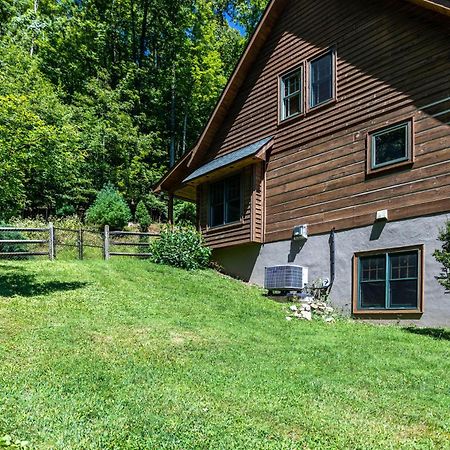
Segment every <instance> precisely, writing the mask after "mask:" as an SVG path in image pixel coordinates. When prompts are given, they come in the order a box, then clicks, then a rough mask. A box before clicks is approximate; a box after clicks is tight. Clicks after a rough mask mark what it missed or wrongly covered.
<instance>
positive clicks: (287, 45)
mask: <svg viewBox="0 0 450 450" xmlns="http://www.w3.org/2000/svg"><path fill="white" fill-rule="evenodd" d="M449 43H450V26H449V20H448V19H447V18H444V19H442V18H437V16H435V13H433V12H429V11H425V10H423V9H421V8H419V7H417V6H415V5H413V4H409V3H401V2H398V1H390V0H386V1H384V0H377V1H372V2H365V3H364V4H363V3H361V2H353V1H350V0H324V1H322V2H314V1H311V0H297V1H295V2H289V4H288V6H287V7H286V8H285V11H284V12H283V14H282V16H281V18H280V19H279V21H278V23H277V24H276V25H275V27H274V28H273V30H272V34H271V36H270V37H269V39H268V41H267V43H266V45H265V46H264V48H263V49H262V50H261V52H260V54H259V57H258V58H257V60H256V61H255V63H254V65H253V69H252V70H251V71H250V73H248V75H247V79H246V81H245V82H244V84H243V85H242V87H241V88H240V91H239V93H238V95H237V97H236V101H235V102H234V104H233V106H232V107H231V109H230V110H229V113H228V116H227V118H226V120H225V121H224V123H223V126H222V127H221V129H220V131H219V132H218V133H217V135H216V138H215V140H214V144H213V146H212V148H211V151H210V152H209V154H208V155H207V157H206V158H207V159H210V158H212V157H214V156H215V155H217V154H224V153H227V152H229V151H233V150H236V148H240V147H242V146H244V145H247V144H250V143H252V142H255V141H257V140H258V139H260V138H262V137H265V136H269V135H273V136H275V143H274V146H273V148H272V151H271V156H270V159H269V163H268V167H267V173H266V183H265V187H264V190H265V192H266V194H265V195H266V198H265V202H266V211H265V215H266V217H267V219H266V223H265V225H264V224H262V225H261V227H263V228H265V229H264V232H263V235H264V236H262V237H261V241H265V242H271V241H276V240H281V239H289V238H290V237H291V235H292V228H293V227H294V226H295V225H298V224H303V223H307V224H308V225H309V231H310V233H312V234H316V233H323V232H326V231H329V230H330V229H331V228H332V227H336V228H337V229H344V228H352V227H357V226H365V225H369V224H371V223H373V221H374V217H375V213H376V211H377V210H380V209H388V210H389V218H390V220H400V219H405V218H409V217H415V216H419V215H424V214H432V213H437V212H442V211H450V176H449V175H448V174H449V169H450V76H449V73H450V45H449ZM331 46H336V48H337V102H336V103H335V104H333V105H328V106H326V107H322V108H319V109H317V110H316V111H311V112H309V113H307V114H306V116H304V117H301V118H297V119H294V120H290V121H287V122H286V123H281V124H279V123H278V77H279V75H280V74H282V73H283V72H285V71H286V70H288V69H289V68H291V67H295V66H297V65H298V64H300V63H301V62H303V61H305V60H307V59H308V58H311V57H312V56H314V55H315V54H317V53H318V52H321V51H323V50H324V49H327V48H329V47H331ZM411 117H412V118H413V120H414V130H415V150H414V153H415V162H414V164H413V165H412V167H410V168H401V169H399V170H397V171H392V172H388V173H383V174H377V175H376V176H373V177H368V176H367V174H366V140H367V139H366V138H367V133H368V132H369V131H372V130H374V129H376V128H378V127H379V128H382V127H383V126H385V125H386V124H388V123H391V122H395V121H399V120H404V119H405V118H411ZM254 199H255V208H256V204H257V202H259V203H261V205H262V203H263V202H262V200H261V199H259V198H258V199H257V197H256V195H254ZM263 209H264V208H262V209H261V211H263ZM258 226H259V224H257V223H256V222H255V229H254V230H253V232H252V233H254V234H253V235H252V239H254V240H258V242H259V235H258V233H259V230H257V227H258ZM241 237H242V235H240V234H239V235H238V233H236V239H239V240H241ZM217 239H218V240H219V241H220V243H221V244H222V243H225V242H227V245H231V243H233V244H234V243H235V242H233V238H231V239H229V238H228V237H227V239H226V240H225V238H224V237H223V236H222V237H221V238H220V239H219V238H217Z"/></svg>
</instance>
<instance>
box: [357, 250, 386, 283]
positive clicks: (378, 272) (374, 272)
mask: <svg viewBox="0 0 450 450" xmlns="http://www.w3.org/2000/svg"><path fill="white" fill-rule="evenodd" d="M360 264H361V272H360V274H361V275H360V276H361V281H377V280H382V281H384V280H385V279H386V256H385V255H377V256H367V257H364V258H360Z"/></svg>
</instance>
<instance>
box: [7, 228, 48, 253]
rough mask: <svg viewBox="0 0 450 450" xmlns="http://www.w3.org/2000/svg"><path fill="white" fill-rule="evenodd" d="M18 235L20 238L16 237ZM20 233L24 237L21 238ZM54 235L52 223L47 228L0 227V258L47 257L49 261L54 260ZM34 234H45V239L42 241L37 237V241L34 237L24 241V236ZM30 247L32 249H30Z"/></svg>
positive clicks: (40, 237)
mask: <svg viewBox="0 0 450 450" xmlns="http://www.w3.org/2000/svg"><path fill="white" fill-rule="evenodd" d="M18 233H19V234H20V236H17V234H18ZM22 233H24V234H25V235H24V236H22ZM54 233H55V230H54V227H53V224H52V223H49V224H48V228H24V227H0V258H14V259H21V258H28V257H31V256H48V258H49V259H50V260H53V259H54V258H55V240H54V235H55V234H54ZM35 234H45V239H42V236H38V237H39V239H38V238H37V237H36V236H34V238H29V239H26V237H27V236H26V235H35ZM11 235H12V236H11ZM14 235H15V236H14ZM30 246H33V247H34V248H33V249H30ZM42 247H44V248H45V251H44V249H43V248H42Z"/></svg>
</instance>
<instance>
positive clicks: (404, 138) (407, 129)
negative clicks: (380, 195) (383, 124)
mask: <svg viewBox="0 0 450 450" xmlns="http://www.w3.org/2000/svg"><path fill="white" fill-rule="evenodd" d="M369 147H370V148H369V150H370V152H369V157H370V169H371V170H377V169H381V168H384V167H390V166H393V165H397V164H401V163H408V162H411V161H412V124H411V121H407V122H403V123H400V124H397V125H394V126H391V127H389V128H384V129H382V130H380V131H375V132H372V133H371V134H370V135H369Z"/></svg>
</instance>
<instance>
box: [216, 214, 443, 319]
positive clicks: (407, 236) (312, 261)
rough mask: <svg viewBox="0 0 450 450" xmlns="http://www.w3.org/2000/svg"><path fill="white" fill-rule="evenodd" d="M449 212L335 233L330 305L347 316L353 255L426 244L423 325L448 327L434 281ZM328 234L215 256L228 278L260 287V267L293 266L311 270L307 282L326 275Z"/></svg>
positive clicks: (440, 291)
mask: <svg viewBox="0 0 450 450" xmlns="http://www.w3.org/2000/svg"><path fill="white" fill-rule="evenodd" d="M449 219H450V215H449V214H440V215H434V216H428V217H421V218H416V219H410V220H403V221H399V222H387V223H375V224H374V225H373V226H370V227H363V228H355V229H352V230H346V231H340V232H336V236H335V243H336V278H335V282H334V285H333V287H332V289H331V301H332V302H333V304H334V305H335V306H336V307H338V308H340V309H341V310H342V311H343V312H344V313H346V314H350V313H351V303H352V302H351V299H352V258H353V255H354V253H355V252H360V251H365V250H375V249H385V248H393V247H402V246H409V245H416V244H424V245H425V268H424V280H425V296H424V314H423V316H422V318H421V319H420V320H419V321H408V322H414V323H417V324H420V325H421V326H435V327H439V326H450V295H449V294H445V291H444V288H443V287H442V286H441V285H440V284H439V283H438V281H437V280H436V276H437V275H438V274H439V273H440V265H439V264H438V263H437V262H436V260H435V259H434V257H433V252H434V250H435V249H437V248H439V247H440V242H439V241H438V234H439V230H440V229H441V228H442V227H443V226H444V224H445V222H446V220H449ZM328 241H329V234H326V235H319V236H311V237H310V238H309V239H308V240H307V241H306V243H305V244H304V245H303V246H301V245H299V244H297V243H295V242H292V241H281V242H274V243H270V244H265V245H246V246H239V247H234V248H227V249H221V250H216V251H214V258H215V259H216V261H217V262H218V263H219V264H221V265H222V266H223V267H224V269H225V270H226V271H227V272H228V273H229V274H231V275H233V276H236V277H238V278H240V279H243V280H245V281H249V282H251V283H254V284H258V285H263V284H264V268H265V267H266V266H273V265H279V264H297V265H301V266H307V267H308V268H309V281H310V282H311V281H313V280H315V279H317V278H323V277H329V276H330V248H329V242H328Z"/></svg>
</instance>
